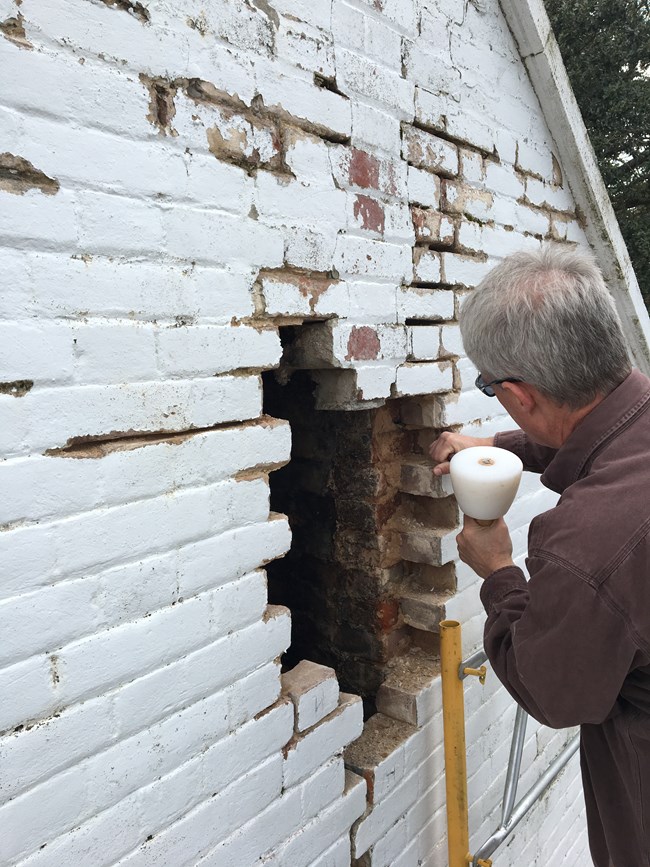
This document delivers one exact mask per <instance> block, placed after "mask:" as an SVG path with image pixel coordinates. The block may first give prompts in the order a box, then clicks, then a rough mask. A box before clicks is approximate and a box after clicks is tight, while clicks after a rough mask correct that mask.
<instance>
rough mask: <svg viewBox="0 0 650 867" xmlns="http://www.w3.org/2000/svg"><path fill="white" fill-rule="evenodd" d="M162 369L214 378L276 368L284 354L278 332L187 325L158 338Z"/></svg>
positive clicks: (163, 371)
mask: <svg viewBox="0 0 650 867" xmlns="http://www.w3.org/2000/svg"><path fill="white" fill-rule="evenodd" d="M156 350H157V358H158V364H159V367H160V370H161V372H162V373H163V374H168V375H172V376H192V375H199V376H200V375H206V374H207V375H211V374H217V373H225V372H226V371H229V370H234V369H235V368H238V367H246V368H251V367H259V368H269V367H276V366H277V364H278V363H279V361H280V356H281V355H282V347H281V346H280V339H279V337H278V333H277V331H275V330H267V331H258V330H256V329H255V328H247V327H245V326H243V325H242V326H239V327H236V328H228V327H225V328H224V327H213V326H210V325H205V326H187V327H184V328H165V329H161V330H160V331H159V332H158V333H157V335H156Z"/></svg>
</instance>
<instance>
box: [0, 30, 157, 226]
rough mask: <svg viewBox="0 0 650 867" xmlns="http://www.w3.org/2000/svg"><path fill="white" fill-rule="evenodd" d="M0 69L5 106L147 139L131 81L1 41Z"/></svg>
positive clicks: (144, 103) (137, 86) (144, 106)
mask: <svg viewBox="0 0 650 867" xmlns="http://www.w3.org/2000/svg"><path fill="white" fill-rule="evenodd" d="M0 64H1V65H2V67H3V69H5V70H6V77H5V84H6V98H5V104H7V105H10V106H12V107H13V108H16V109H19V110H24V111H26V112H31V111H34V112H37V113H38V112H42V113H44V114H46V115H49V116H51V117H54V118H65V119H66V120H69V121H71V122H75V123H78V124H80V125H81V126H98V127H105V128H109V129H114V130H117V131H119V132H123V133H125V134H126V135H127V136H129V137H146V136H148V135H149V132H150V130H151V126H150V124H149V121H148V120H147V112H148V111H149V106H148V94H147V92H146V90H145V88H144V87H143V86H142V84H141V82H140V81H139V80H138V77H137V75H130V74H129V73H122V72H120V71H119V70H117V69H115V68H112V69H111V70H110V72H109V71H107V69H106V68H105V67H100V66H97V65H94V64H90V63H88V64H84V66H83V68H82V67H81V66H80V65H79V63H78V61H77V60H76V58H73V57H71V56H69V55H65V54H60V55H53V54H50V53H45V52H40V51H25V50H24V49H21V48H17V47H16V46H15V45H12V43H11V42H9V41H8V40H6V39H3V40H2V44H0ZM34 81H38V82H40V86H39V87H37V88H36V87H34V86H33V82H34ZM12 204H13V203H12ZM53 228H54V227H51V229H53Z"/></svg>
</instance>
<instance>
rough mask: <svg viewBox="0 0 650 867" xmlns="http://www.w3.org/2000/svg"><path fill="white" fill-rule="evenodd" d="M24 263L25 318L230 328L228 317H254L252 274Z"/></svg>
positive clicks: (45, 259)
mask: <svg viewBox="0 0 650 867" xmlns="http://www.w3.org/2000/svg"><path fill="white" fill-rule="evenodd" d="M27 262H28V263H29V274H30V279H29V283H28V286H29V290H30V295H31V297H32V300H30V307H29V314H30V315H39V316H45V317H50V316H62V317H70V318H79V317H81V316H83V315H88V314H94V315H102V316H107V317H116V316H117V317H127V316H129V317H132V318H134V319H156V320H159V319H165V318H166V319H170V320H172V321H174V320H175V318H176V317H179V316H180V317H187V316H189V317H195V316H209V317H211V318H214V319H222V320H223V321H227V322H230V320H231V318H232V316H233V315H235V316H247V315H250V314H251V313H252V312H253V304H252V295H251V292H250V289H251V287H252V285H253V282H254V279H255V274H256V269H253V268H250V269H246V267H245V266H244V267H242V268H241V269H240V270H237V269H236V268H229V269H228V270H222V269H217V268H205V267H201V266H198V265H189V266H187V265H179V264H178V263H169V264H167V265H165V264H160V263H153V262H142V261H137V260H128V259H127V260H124V259H121V260H120V259H118V260H111V259H108V258H103V257H96V256H93V257H90V259H88V258H86V259H85V260H82V259H80V258H72V257H70V256H65V257H64V256H57V255H54V254H42V253H37V254H28V255H27ZM53 285H54V286H56V292H53V291H52V286H53ZM217 287H218V288H217ZM228 314H230V315H228Z"/></svg>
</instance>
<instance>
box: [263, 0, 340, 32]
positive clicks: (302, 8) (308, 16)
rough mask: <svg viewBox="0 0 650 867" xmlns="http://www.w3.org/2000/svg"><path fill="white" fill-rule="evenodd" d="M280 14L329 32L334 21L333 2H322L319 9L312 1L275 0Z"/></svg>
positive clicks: (329, 0)
mask: <svg viewBox="0 0 650 867" xmlns="http://www.w3.org/2000/svg"><path fill="white" fill-rule="evenodd" d="M274 7H275V8H276V9H277V10H278V12H282V13H283V14H285V15H292V16H294V17H296V18H298V19H299V20H300V21H309V22H310V23H311V24H313V25H314V26H315V27H322V28H323V29H324V30H329V29H330V27H331V21H332V0H322V2H321V3H319V4H318V6H317V7H314V5H313V4H312V3H311V2H310V0H275V2H274Z"/></svg>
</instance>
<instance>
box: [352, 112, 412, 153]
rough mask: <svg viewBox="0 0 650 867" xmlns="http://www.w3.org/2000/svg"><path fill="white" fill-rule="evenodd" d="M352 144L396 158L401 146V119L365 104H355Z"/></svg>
mask: <svg viewBox="0 0 650 867" xmlns="http://www.w3.org/2000/svg"><path fill="white" fill-rule="evenodd" d="M352 142H353V144H354V145H356V146H357V147H361V148H366V149H379V150H383V151H386V152H387V153H390V154H392V155H394V156H396V155H398V154H399V152H400V146H401V132H400V124H399V119H398V118H396V117H395V116H394V115H392V114H388V113H387V112H385V111H381V110H380V109H378V108H375V107H374V106H371V105H367V104H366V103H364V102H354V103H353V104H352Z"/></svg>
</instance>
